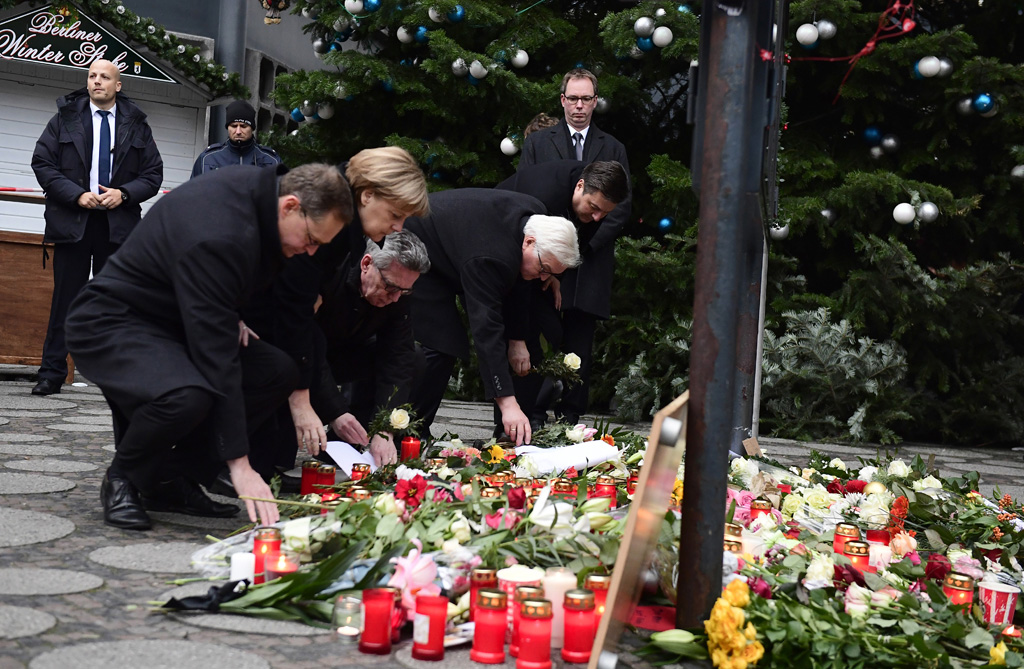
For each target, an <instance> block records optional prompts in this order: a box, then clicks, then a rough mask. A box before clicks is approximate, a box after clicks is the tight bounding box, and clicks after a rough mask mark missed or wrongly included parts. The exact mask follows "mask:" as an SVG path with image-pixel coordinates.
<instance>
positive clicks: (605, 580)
mask: <svg viewBox="0 0 1024 669" xmlns="http://www.w3.org/2000/svg"><path fill="white" fill-rule="evenodd" d="M611 585H612V577H611V576H609V575H608V574H589V575H588V576H587V579H586V580H585V581H584V582H583V588H584V589H585V590H589V591H591V592H592V593H594V620H595V623H594V624H597V622H600V620H601V616H603V615H604V606H605V603H606V602H607V601H608V588H610V587H611Z"/></svg>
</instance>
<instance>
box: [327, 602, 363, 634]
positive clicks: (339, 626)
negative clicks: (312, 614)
mask: <svg viewBox="0 0 1024 669" xmlns="http://www.w3.org/2000/svg"><path fill="white" fill-rule="evenodd" d="M362 631H363V602H362V601H360V600H359V599H357V598H355V597H345V596H342V597H338V599H336V600H335V601H334V612H333V613H332V614H331V634H332V635H333V636H334V640H335V641H337V642H338V643H342V644H345V645H351V644H355V643H358V642H359V634H360V633H361V632H362Z"/></svg>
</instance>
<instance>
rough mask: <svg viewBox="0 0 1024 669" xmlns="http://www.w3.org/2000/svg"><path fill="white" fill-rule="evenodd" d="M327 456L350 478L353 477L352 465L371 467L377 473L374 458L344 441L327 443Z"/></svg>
mask: <svg viewBox="0 0 1024 669" xmlns="http://www.w3.org/2000/svg"><path fill="white" fill-rule="evenodd" d="M327 455H329V456H331V457H332V458H334V461H335V462H336V463H338V468H339V469H341V470H343V471H344V472H345V474H346V475H348V476H349V478H351V477H352V465H356V464H367V465H370V471H371V472H375V471H377V465H375V464H373V456H372V455H370V454H369V453H360V452H359V451H357V450H356V449H354V448H352V446H350V445H349V444H347V443H345V442H344V441H329V442H327Z"/></svg>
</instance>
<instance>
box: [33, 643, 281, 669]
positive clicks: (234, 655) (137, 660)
mask: <svg viewBox="0 0 1024 669" xmlns="http://www.w3.org/2000/svg"><path fill="white" fill-rule="evenodd" d="M28 666H29V669H67V668H68V667H74V668H75V669H138V668H139V667H145V668H146V669H182V667H224V668H225V669H227V668H230V669H270V663H268V662H267V661H266V660H264V659H263V658H261V657H259V656H258V655H254V654H253V653H248V652H245V651H241V650H235V649H234V648H231V647H229V646H223V645H220V644H211V643H196V642H194V641H176V640H152V641H107V642H98V643H86V644H80V645H77V646H66V647H64V648H59V649H57V650H52V651H50V652H48V653H43V654H42V655H39V656H38V657H36V658H35V659H33V660H32V661H31V662H30V663H29V665H28Z"/></svg>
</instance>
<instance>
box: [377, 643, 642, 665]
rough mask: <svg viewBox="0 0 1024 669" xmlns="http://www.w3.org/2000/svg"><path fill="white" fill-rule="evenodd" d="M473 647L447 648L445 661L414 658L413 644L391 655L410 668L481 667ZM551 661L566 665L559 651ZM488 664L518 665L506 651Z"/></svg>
mask: <svg viewBox="0 0 1024 669" xmlns="http://www.w3.org/2000/svg"><path fill="white" fill-rule="evenodd" d="M471 647H472V644H470V643H466V644H463V645H461V646H456V647H453V648H445V649H444V661H443V663H439V662H425V661H423V660H417V659H415V658H413V656H412V644H407V645H403V646H400V647H399V648H396V649H395V651H394V652H393V653H392V654H391V657H392V658H393V659H394V660H395V661H396V662H397V663H398V664H399V665H400V666H403V667H408V668H409V669H431V667H436V666H438V665H439V664H443V666H444V668H445V669H480V666H481V665H480V664H478V663H476V662H474V661H473V660H471V659H469V649H470V648H471ZM551 662H552V667H555V669H560V668H561V667H563V666H565V665H563V663H562V661H561V658H560V656H559V654H558V653H554V654H552V655H551ZM486 666H487V667H488V669H490V668H491V667H496V668H497V669H502V668H505V669H514V667H515V666H516V658H514V657H512V656H511V655H509V654H508V653H507V652H506V653H505V662H504V663H502V664H488V665H486ZM623 666H633V665H623Z"/></svg>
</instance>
